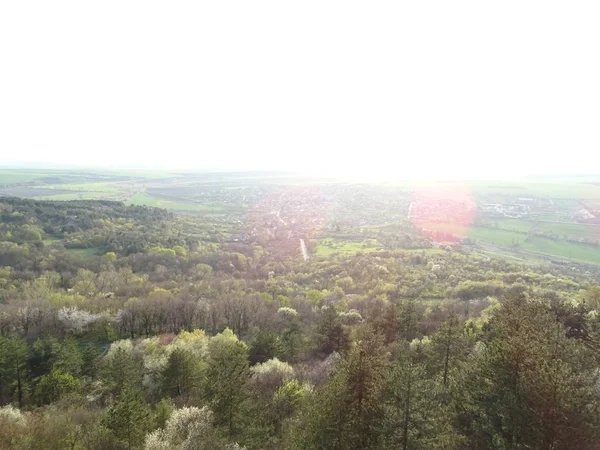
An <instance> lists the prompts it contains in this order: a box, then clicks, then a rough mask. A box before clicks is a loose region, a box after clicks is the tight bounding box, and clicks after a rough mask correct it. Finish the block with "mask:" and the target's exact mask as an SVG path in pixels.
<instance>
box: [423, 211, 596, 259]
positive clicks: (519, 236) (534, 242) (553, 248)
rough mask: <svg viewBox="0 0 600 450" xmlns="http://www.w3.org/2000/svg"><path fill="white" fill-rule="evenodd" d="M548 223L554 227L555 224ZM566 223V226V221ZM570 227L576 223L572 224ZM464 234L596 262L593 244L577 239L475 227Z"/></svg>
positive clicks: (455, 229) (444, 227)
mask: <svg viewBox="0 0 600 450" xmlns="http://www.w3.org/2000/svg"><path fill="white" fill-rule="evenodd" d="M523 222H524V221H523ZM525 223H527V222H525ZM515 225H516V227H515ZM548 225H552V226H554V225H556V224H548ZM559 225H562V224H559ZM566 225H567V226H569V225H570V224H566ZM511 226H512V227H515V228H519V227H521V228H522V229H524V228H525V226H524V224H523V223H518V222H516V223H515V222H513V223H511ZM574 227H579V226H578V225H574ZM426 228H429V229H432V230H441V231H446V232H449V233H454V234H460V233H459V232H460V231H462V230H461V227H460V226H457V225H455V224H445V223H435V224H428V225H427V226H426ZM465 235H466V236H465V237H467V238H470V239H475V240H479V241H483V242H485V243H489V244H493V245H499V246H502V247H514V248H515V249H517V250H518V249H523V250H527V251H530V252H536V253H541V254H544V255H548V256H557V257H560V258H564V259H571V260H574V261H579V262H586V263H594V264H600V247H596V246H593V245H586V244H579V243H577V242H569V241H564V240H554V239H550V238H545V237H540V236H529V237H528V236H527V233H526V232H518V231H510V230H505V229H501V228H488V227H477V226H475V227H471V228H469V229H467V230H466V232H465Z"/></svg>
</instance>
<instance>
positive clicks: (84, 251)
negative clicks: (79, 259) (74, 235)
mask: <svg viewBox="0 0 600 450" xmlns="http://www.w3.org/2000/svg"><path fill="white" fill-rule="evenodd" d="M67 251H68V252H69V253H73V254H76V255H81V256H93V255H101V254H103V253H104V249H103V248H100V247H90V248H68V249H67Z"/></svg>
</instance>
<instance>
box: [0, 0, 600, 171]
mask: <svg viewBox="0 0 600 450" xmlns="http://www.w3.org/2000/svg"><path fill="white" fill-rule="evenodd" d="M599 23H600V3H599V2H598V1H597V0H594V1H589V2H585V1H572V2H566V1H561V2H556V1H548V0H546V1H527V0H518V1H506V0H505V1H500V2H489V1H481V0H477V1H460V0H459V1H448V0H443V1H398V0H395V1H390V2H386V1H375V2H365V1H361V2H357V1H348V0H345V1H339V2H338V1H328V0H319V1H306V0H304V1H299V2H290V1H284V0H283V1H282V0H276V1H260V0H259V1H252V2H250V1H218V0H217V1H214V0H213V1H200V0H195V1H190V2H186V1H175V2H167V1H161V2H158V1H148V0H145V1H128V0H118V1H112V0H108V1H107V0H103V1H99V2H91V1H82V0H76V1H61V0H55V1H47V0H42V1H3V2H0V164H7V163H10V162H14V161H20V162H51V163H54V164H81V165H97V164H100V165H103V166H107V165H112V166H115V167H118V166H124V165H138V166H153V167H163V168H199V169H206V168H222V169H240V168H248V169H263V168H264V169H296V170H300V171H315V172H318V173H340V172H342V173H345V174H351V175H356V174H366V175H369V176H373V175H375V174H381V175H382V176H386V177H390V176H397V177H399V178H402V177H412V178H414V177H421V176H428V177H444V178H446V177H455V178H461V177H499V176H514V175H521V174H541V173H566V172H577V173H598V172H600V57H599V56H600V27H599V26H598V24H599Z"/></svg>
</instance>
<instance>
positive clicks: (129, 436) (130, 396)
mask: <svg viewBox="0 0 600 450" xmlns="http://www.w3.org/2000/svg"><path fill="white" fill-rule="evenodd" d="M149 414H150V413H149V408H148V405H147V404H146V402H144V400H143V399H142V396H141V393H140V391H139V390H138V389H137V388H136V387H134V386H132V385H131V384H129V383H126V384H125V385H124V386H123V389H122V390H121V393H120V395H119V396H118V397H117V399H116V400H115V401H113V403H112V404H111V405H110V407H109V408H108V411H107V413H106V418H105V424H106V427H107V428H109V429H110V430H111V431H112V433H113V434H114V435H115V437H117V439H119V440H120V441H121V442H123V443H124V444H125V446H126V447H127V450H132V449H134V448H139V447H140V444H141V443H142V442H143V440H144V436H145V434H146V431H147V425H148V423H147V421H148V417H149Z"/></svg>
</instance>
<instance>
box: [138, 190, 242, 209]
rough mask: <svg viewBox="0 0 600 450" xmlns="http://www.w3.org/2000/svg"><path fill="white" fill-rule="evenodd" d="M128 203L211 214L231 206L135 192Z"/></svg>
mask: <svg viewBox="0 0 600 450" xmlns="http://www.w3.org/2000/svg"><path fill="white" fill-rule="evenodd" d="M127 203H128V204H130V205H144V206H154V207H157V208H165V209H169V210H172V211H192V212H204V213H209V214H210V213H212V214H224V213H227V212H228V211H230V210H231V208H229V207H226V206H221V205H199V204H196V203H182V202H172V201H169V200H160V199H158V198H154V197H151V196H149V195H146V194H136V195H134V196H133V197H131V198H130V199H129V201H127Z"/></svg>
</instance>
